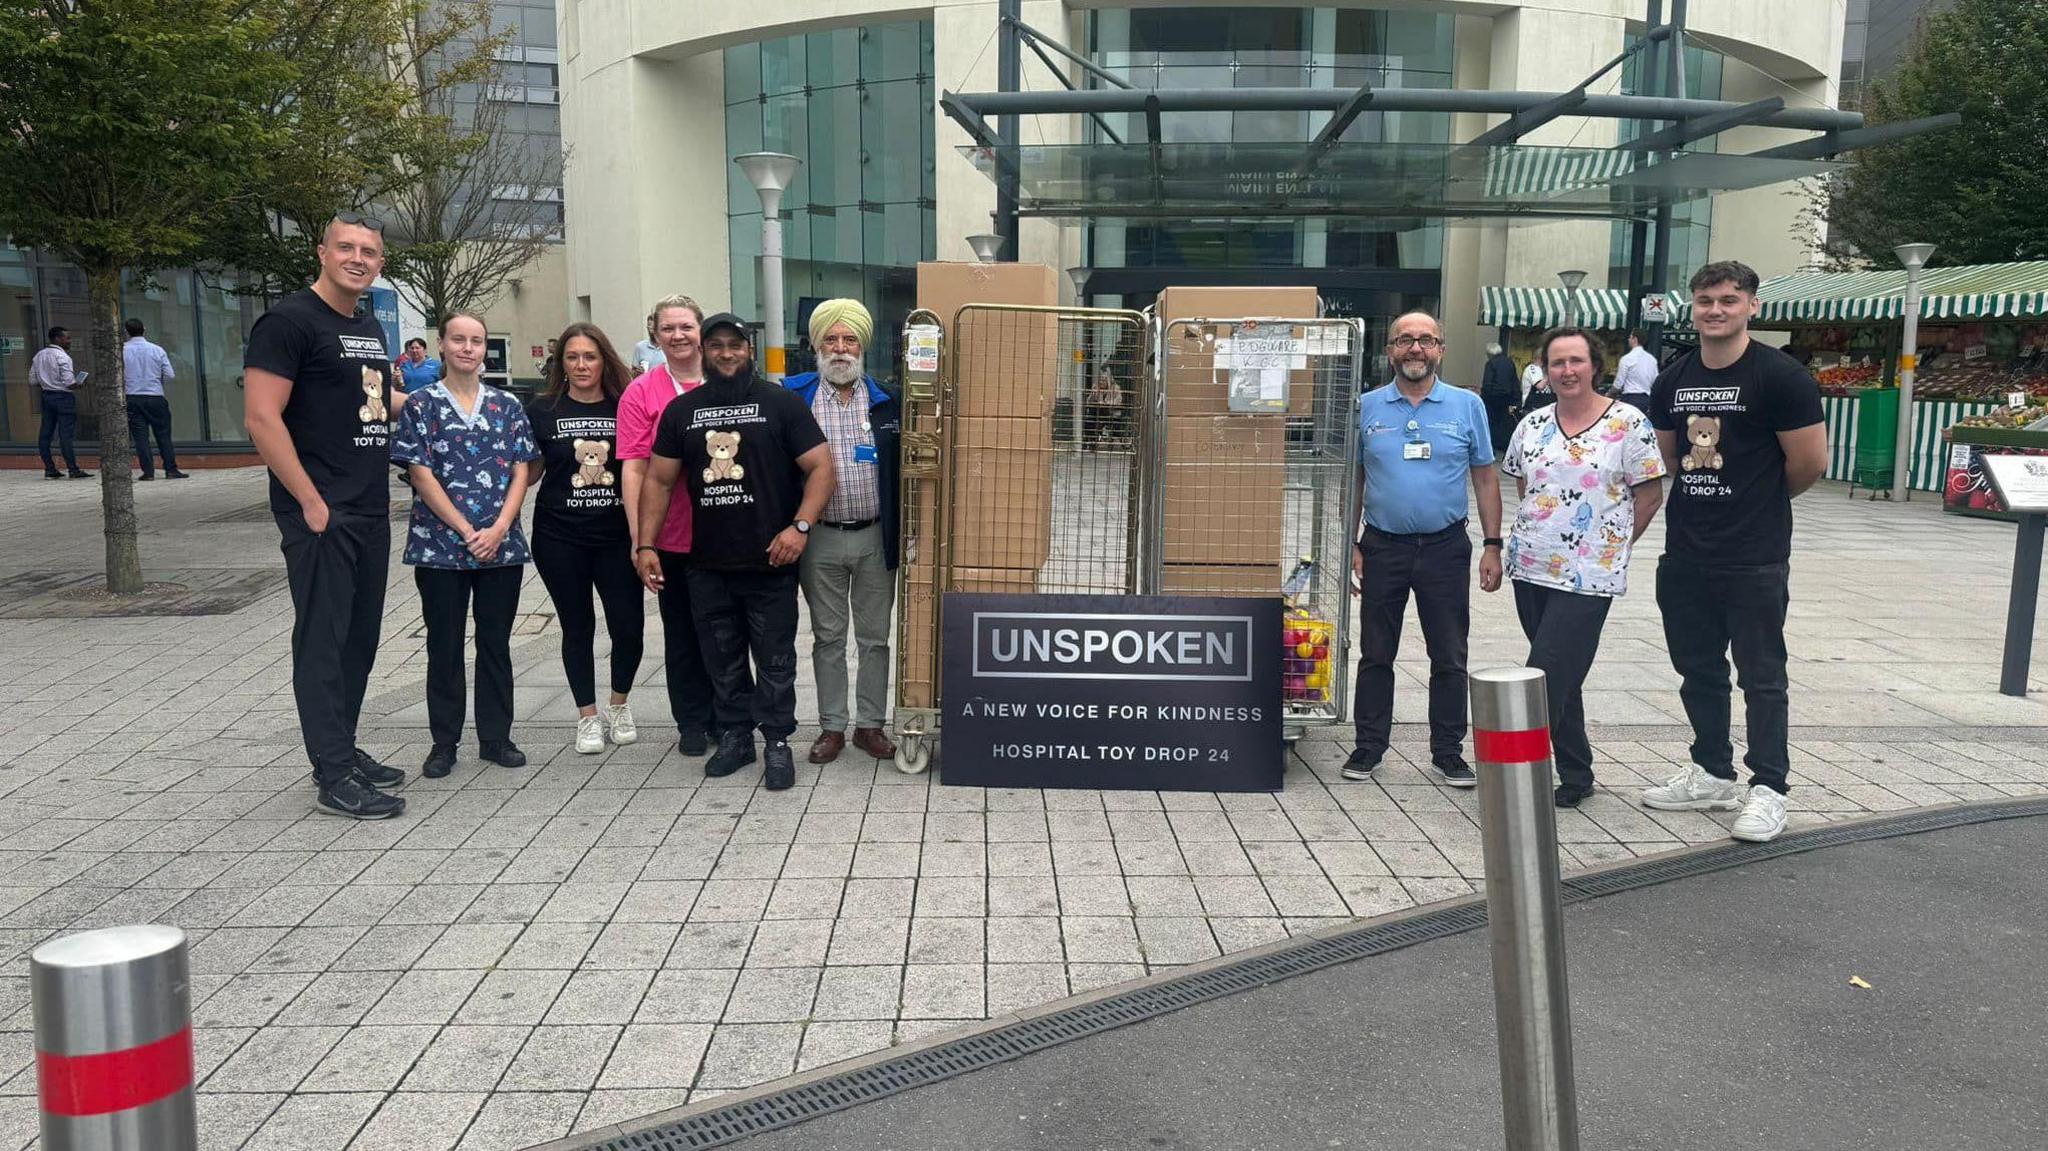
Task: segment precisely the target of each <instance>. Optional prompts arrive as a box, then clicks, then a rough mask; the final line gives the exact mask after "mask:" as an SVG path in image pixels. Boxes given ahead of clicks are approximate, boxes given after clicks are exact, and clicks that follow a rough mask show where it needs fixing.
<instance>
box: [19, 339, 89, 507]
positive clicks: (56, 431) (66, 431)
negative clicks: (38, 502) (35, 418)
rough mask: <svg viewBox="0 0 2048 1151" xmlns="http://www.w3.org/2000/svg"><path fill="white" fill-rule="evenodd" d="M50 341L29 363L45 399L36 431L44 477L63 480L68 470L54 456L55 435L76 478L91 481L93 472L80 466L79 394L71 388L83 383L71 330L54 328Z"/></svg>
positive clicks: (31, 377) (30, 373) (31, 375)
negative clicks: (73, 352) (61, 468)
mask: <svg viewBox="0 0 2048 1151" xmlns="http://www.w3.org/2000/svg"><path fill="white" fill-rule="evenodd" d="M49 341H50V342H49V343H48V344H47V345H45V346H44V348H43V350H42V351H40V352H37V353H36V358H35V359H34V360H32V361H30V363H29V366H28V379H29V383H31V384H33V385H35V389H36V392H37V394H38V395H40V396H41V397H42V401H43V426H42V430H41V431H40V432H38V433H37V434H36V450H38V451H40V452H41V453H42V454H43V478H44V479H46V480H61V479H63V478H64V476H65V473H64V472H60V471H58V470H57V461H56V459H54V458H53V457H52V456H51V455H50V440H51V438H52V437H53V436H54V437H55V439H56V441H57V445H58V446H59V447H61V448H62V449H63V450H64V463H65V466H66V467H68V468H70V476H71V478H72V479H74V480H89V479H91V478H92V473H91V472H89V471H86V470H85V469H84V468H81V467H79V466H78V448H77V445H76V443H75V441H76V440H77V438H78V397H77V396H75V395H73V394H72V391H71V389H72V388H74V387H77V386H78V385H79V384H81V383H83V382H84V381H83V380H82V379H79V378H78V377H77V376H75V375H74V374H73V373H72V367H71V333H70V332H67V331H65V330H64V329H63V328H51V329H50V331H49Z"/></svg>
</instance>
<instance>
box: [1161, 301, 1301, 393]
mask: <svg viewBox="0 0 2048 1151" xmlns="http://www.w3.org/2000/svg"><path fill="white" fill-rule="evenodd" d="M1315 315H1316V290H1315V289H1314V288H1312V287H1278V288H1254V287H1244V288H1228V287H1224V288H1168V289H1166V290H1165V291H1163V292H1161V293H1160V294H1159V318H1160V321H1161V322H1162V323H1165V324H1167V325H1169V327H1168V328H1167V330H1166V344H1165V347H1164V348H1163V349H1162V351H1163V353H1164V355H1165V358H1166V414H1167V415H1169V416H1220V415H1225V414H1228V413H1229V411H1230V386H1229V382H1228V378H1227V375H1226V376H1223V377H1219V376H1218V374H1217V371H1216V357H1215V354H1214V351H1213V347H1212V346H1210V345H1206V344H1204V343H1202V342H1201V341H1200V340H1199V339H1197V338H1196V337H1195V336H1194V334H1193V333H1192V332H1191V331H1190V330H1189V329H1188V328H1186V327H1178V326H1172V325H1173V321H1175V320H1186V319H1194V318H1202V319H1210V320H1239V319H1243V318H1246V317H1262V316H1263V317H1281V318H1285V319H1290V320H1307V319H1314V318H1315ZM1293 333H1294V334H1295V335H1298V336H1299V335H1303V334H1304V333H1303V331H1302V329H1300V328H1295V329H1293ZM1220 334H1222V335H1226V336H1227V335H1229V334H1230V332H1229V331H1228V330H1226V331H1224V332H1222V333H1220ZM1314 411H1315V371H1314V370H1313V368H1302V369H1300V370H1297V371H1294V372H1290V373H1288V394H1287V414H1288V415H1294V416H1306V415H1309V414H1311V413H1313V412H1314ZM1274 414H1275V415H1276V416H1277V415H1278V413H1274Z"/></svg>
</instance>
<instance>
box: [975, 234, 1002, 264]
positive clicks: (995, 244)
mask: <svg viewBox="0 0 2048 1151" xmlns="http://www.w3.org/2000/svg"><path fill="white" fill-rule="evenodd" d="M967 246H968V247H970V248H972V249H974V258H975V259H977V260H980V261H981V262H982V263H984V264H993V263H995V262H996V258H997V257H999V256H1001V255H1002V254H1003V238H1002V237H1001V236H998V235H996V234H994V233H993V232H980V233H977V234H975V235H972V236H969V237H967Z"/></svg>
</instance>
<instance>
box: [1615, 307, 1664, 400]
mask: <svg viewBox="0 0 2048 1151" xmlns="http://www.w3.org/2000/svg"><path fill="white" fill-rule="evenodd" d="M1656 382H1657V357H1655V356H1653V355H1651V354H1650V351H1649V349H1648V348H1645V347H1643V332H1642V329H1641V328H1631V329H1629V333H1628V354H1627V355H1625V356H1623V357H1621V363H1620V364H1618V365H1616V366H1615V369H1614V394H1615V396H1616V397H1617V398H1619V399H1620V400H1621V402H1622V403H1624V404H1631V405H1633V406H1634V407H1635V409H1636V410H1637V411H1639V412H1645V413H1647V412H1648V411H1649V410H1650V388H1651V387H1652V386H1653V385H1655V384H1656Z"/></svg>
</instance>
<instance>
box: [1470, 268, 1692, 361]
mask: <svg viewBox="0 0 2048 1151" xmlns="http://www.w3.org/2000/svg"><path fill="white" fill-rule="evenodd" d="M1667 299H1668V301H1669V303H1670V306H1671V307H1672V308H1673V309H1675V308H1676V307H1677V304H1678V295H1677V293H1670V294H1668V295H1667ZM1674 314H1675V311H1674ZM1568 315H1569V316H1570V318H1571V319H1572V320H1573V321H1574V322H1575V323H1576V324H1577V325H1578V326H1579V327H1582V328H1588V329H1591V330H1592V331H1593V332H1595V333H1596V334H1597V335H1598V336H1599V338H1600V345H1601V350H1602V351H1603V352H1605V353H1606V356H1607V364H1608V368H1609V370H1610V371H1612V369H1613V366H1614V365H1615V364H1617V363H1619V362H1621V357H1622V356H1623V355H1625V354H1627V352H1628V330H1629V328H1630V327H1631V325H1630V323H1629V311H1628V293H1627V292H1626V291H1623V290H1622V289H1620V288H1581V289H1579V291H1578V293H1577V299H1571V298H1570V294H1569V293H1567V292H1566V291H1565V290H1564V289H1563V288H1504V287H1497V286H1495V287H1486V288H1482V289H1480V294H1479V323H1480V326H1481V327H1489V328H1498V329H1500V335H1499V340H1500V345H1501V347H1503V348H1505V349H1507V353H1508V357H1509V358H1510V359H1512V360H1514V361H1515V368H1516V370H1517V371H1519V370H1521V369H1522V368H1525V367H1527V366H1528V364H1529V361H1530V360H1533V359H1535V358H1536V341H1537V340H1538V339H1540V338H1541V337H1542V335H1543V333H1544V332H1547V331H1549V330H1550V329H1551V328H1555V327H1559V326H1561V325H1563V324H1564V322H1565V319H1566V317H1567V316H1568ZM1669 330H1670V329H1669V328H1668V327H1667V328H1666V331H1667V332H1669Z"/></svg>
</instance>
